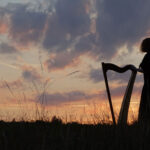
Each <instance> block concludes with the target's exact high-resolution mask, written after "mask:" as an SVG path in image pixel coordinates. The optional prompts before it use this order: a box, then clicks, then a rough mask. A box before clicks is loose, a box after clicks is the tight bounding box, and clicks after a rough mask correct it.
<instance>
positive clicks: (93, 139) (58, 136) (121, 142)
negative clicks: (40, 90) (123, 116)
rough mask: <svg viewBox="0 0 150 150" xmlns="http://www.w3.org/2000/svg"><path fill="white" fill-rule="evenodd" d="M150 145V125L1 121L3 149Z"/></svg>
mask: <svg viewBox="0 0 150 150" xmlns="http://www.w3.org/2000/svg"><path fill="white" fill-rule="evenodd" d="M149 148H150V125H148V124H147V125H143V124H137V123H134V124H132V125H127V126H114V125H111V124H78V123H76V122H72V123H63V122H62V121H61V119H58V118H56V117H54V118H53V119H52V121H51V122H44V121H35V122H24V121H22V122H15V121H12V122H3V121H1V122H0V149H1V150H107V149H109V150H132V149H133V150H143V149H147V150H148V149H149Z"/></svg>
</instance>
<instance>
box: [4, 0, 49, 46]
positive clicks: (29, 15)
mask: <svg viewBox="0 0 150 150" xmlns="http://www.w3.org/2000/svg"><path fill="white" fill-rule="evenodd" d="M29 6H30V5H29V4H28V5H27V4H11V3H10V4H9V5H7V8H10V10H9V11H6V12H7V13H8V14H9V15H10V26H9V36H10V37H11V38H12V39H13V40H14V41H17V42H18V43H19V44H22V45H25V46H26V44H28V43H32V42H36V43H37V42H38V41H39V39H40V38H41V37H42V34H43V30H44V27H45V23H46V18H47V15H46V13H44V12H40V11H39V12H38V11H35V10H33V9H29Z"/></svg>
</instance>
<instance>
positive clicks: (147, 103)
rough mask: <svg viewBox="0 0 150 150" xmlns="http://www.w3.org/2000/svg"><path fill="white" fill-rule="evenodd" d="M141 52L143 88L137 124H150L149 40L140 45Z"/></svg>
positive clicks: (140, 67)
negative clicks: (143, 53) (143, 54)
mask: <svg viewBox="0 0 150 150" xmlns="http://www.w3.org/2000/svg"><path fill="white" fill-rule="evenodd" d="M141 51H142V52H145V53H146V55H145V56H144V58H143V60H142V62H141V64H140V66H139V69H140V70H141V72H143V75H144V86H143V89H142V94H141V102H140V107H139V116H138V121H139V122H150V38H146V39H144V40H143V41H142V43H141Z"/></svg>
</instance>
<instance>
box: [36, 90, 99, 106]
mask: <svg viewBox="0 0 150 150" xmlns="http://www.w3.org/2000/svg"><path fill="white" fill-rule="evenodd" d="M97 97H98V94H87V93H84V92H81V91H72V92H67V93H54V94H48V93H45V95H44V98H45V104H46V105H55V104H61V103H65V102H74V101H81V100H89V99H92V98H97ZM42 98H43V95H39V96H38V97H37V98H36V99H38V102H39V103H40V102H41V101H42V100H43V99H42Z"/></svg>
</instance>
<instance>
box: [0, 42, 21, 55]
mask: <svg viewBox="0 0 150 150" xmlns="http://www.w3.org/2000/svg"><path fill="white" fill-rule="evenodd" d="M0 53H1V54H14V53H18V51H17V49H16V48H15V47H13V46H11V45H8V44H7V43H1V44H0Z"/></svg>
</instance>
